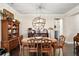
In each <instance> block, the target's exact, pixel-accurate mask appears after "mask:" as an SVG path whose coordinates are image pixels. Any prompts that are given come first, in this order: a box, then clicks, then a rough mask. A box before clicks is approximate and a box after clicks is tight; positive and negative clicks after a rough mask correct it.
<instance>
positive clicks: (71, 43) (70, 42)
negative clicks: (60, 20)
mask: <svg viewBox="0 0 79 59" xmlns="http://www.w3.org/2000/svg"><path fill="white" fill-rule="evenodd" d="M65 43H67V44H73V42H68V41H65Z"/></svg>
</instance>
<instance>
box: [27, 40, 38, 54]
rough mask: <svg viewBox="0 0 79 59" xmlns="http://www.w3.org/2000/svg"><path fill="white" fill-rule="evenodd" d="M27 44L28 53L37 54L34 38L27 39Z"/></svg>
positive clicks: (36, 44) (36, 43) (36, 42)
mask: <svg viewBox="0 0 79 59" xmlns="http://www.w3.org/2000/svg"><path fill="white" fill-rule="evenodd" d="M27 46H28V52H29V55H30V53H36V55H37V56H38V41H37V40H36V39H29V40H27Z"/></svg>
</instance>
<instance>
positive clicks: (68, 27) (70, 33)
mask: <svg viewBox="0 0 79 59" xmlns="http://www.w3.org/2000/svg"><path fill="white" fill-rule="evenodd" d="M63 27H64V31H63V32H64V35H65V36H66V42H68V43H73V37H74V36H75V35H76V34H77V33H79V14H78V15H74V16H69V17H65V18H64V21H63Z"/></svg>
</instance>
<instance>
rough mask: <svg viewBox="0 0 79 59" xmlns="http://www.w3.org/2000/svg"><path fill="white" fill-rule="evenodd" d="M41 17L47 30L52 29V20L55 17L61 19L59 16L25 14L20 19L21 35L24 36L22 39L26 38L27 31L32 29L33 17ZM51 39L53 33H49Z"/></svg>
mask: <svg viewBox="0 0 79 59" xmlns="http://www.w3.org/2000/svg"><path fill="white" fill-rule="evenodd" d="M38 16H41V17H42V18H45V19H46V24H45V28H46V29H48V28H49V27H52V28H54V27H53V26H54V18H55V17H60V18H61V17H62V15H61V14H56V15H55V14H25V15H23V17H22V21H21V33H22V34H23V35H24V37H27V29H28V28H33V26H32V21H33V19H34V18H35V17H38ZM51 35H52V36H51V37H53V35H54V31H52V32H51Z"/></svg>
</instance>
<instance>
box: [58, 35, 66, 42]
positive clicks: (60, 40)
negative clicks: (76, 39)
mask: <svg viewBox="0 0 79 59" xmlns="http://www.w3.org/2000/svg"><path fill="white" fill-rule="evenodd" d="M59 42H60V43H63V44H64V43H65V36H64V35H60V36H59Z"/></svg>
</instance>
